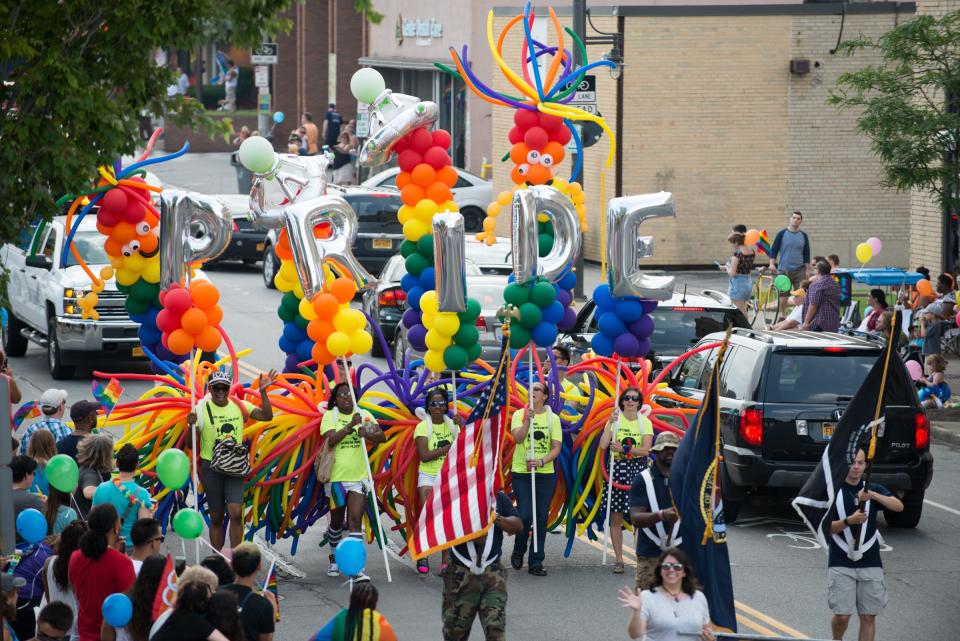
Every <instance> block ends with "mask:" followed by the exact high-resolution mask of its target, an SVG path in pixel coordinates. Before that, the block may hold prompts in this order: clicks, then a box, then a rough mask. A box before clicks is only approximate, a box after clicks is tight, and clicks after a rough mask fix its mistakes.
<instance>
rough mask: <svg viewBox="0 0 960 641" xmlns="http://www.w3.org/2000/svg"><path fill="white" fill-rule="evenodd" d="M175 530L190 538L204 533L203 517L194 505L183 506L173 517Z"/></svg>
mask: <svg viewBox="0 0 960 641" xmlns="http://www.w3.org/2000/svg"><path fill="white" fill-rule="evenodd" d="M173 531H174V532H176V533H177V534H179V535H180V536H182V537H183V538H185V539H187V540H190V539H195V538H197V537H198V536H200V535H201V534H202V533H203V517H202V516H200V513H199V512H197V511H196V510H195V509H193V508H192V507H187V508H183V509H182V510H180V511H179V512H177V514H176V516H174V517H173Z"/></svg>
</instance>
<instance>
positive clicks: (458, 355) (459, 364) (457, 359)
mask: <svg viewBox="0 0 960 641" xmlns="http://www.w3.org/2000/svg"><path fill="white" fill-rule="evenodd" d="M469 358H470V355H469V354H468V353H467V350H465V349H463V348H462V347H460V346H459V345H451V346H450V347H448V348H447V349H445V350H443V364H444V365H446V366H447V369H453V370H460V369H463V368H464V367H466V365H467V360H468V359H469Z"/></svg>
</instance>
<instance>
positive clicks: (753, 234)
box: [744, 229, 760, 245]
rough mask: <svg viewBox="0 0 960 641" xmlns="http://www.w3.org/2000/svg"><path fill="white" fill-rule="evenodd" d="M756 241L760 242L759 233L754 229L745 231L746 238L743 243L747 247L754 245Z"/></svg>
mask: <svg viewBox="0 0 960 641" xmlns="http://www.w3.org/2000/svg"><path fill="white" fill-rule="evenodd" d="M758 240H760V232H758V231H757V230H756V229H751V230H749V231H747V236H746V239H745V240H744V242H746V243H747V244H748V245H756V244H757V241H758Z"/></svg>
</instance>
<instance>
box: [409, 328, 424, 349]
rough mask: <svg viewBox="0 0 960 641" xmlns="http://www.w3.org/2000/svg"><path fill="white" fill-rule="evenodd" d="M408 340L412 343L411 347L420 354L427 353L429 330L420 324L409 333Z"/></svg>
mask: <svg viewBox="0 0 960 641" xmlns="http://www.w3.org/2000/svg"><path fill="white" fill-rule="evenodd" d="M407 340H409V341H410V347H412V348H413V349H415V350H417V351H418V352H425V351H427V343H426V340H427V328H426V327H424V326H423V325H420V324H419V323H418V324H416V325H414V326H413V327H411V328H410V331H408V332H407Z"/></svg>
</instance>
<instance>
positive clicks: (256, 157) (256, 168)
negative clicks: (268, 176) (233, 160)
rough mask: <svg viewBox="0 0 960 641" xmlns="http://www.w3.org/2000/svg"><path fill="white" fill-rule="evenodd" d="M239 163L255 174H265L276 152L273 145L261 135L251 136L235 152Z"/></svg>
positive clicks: (270, 166)
mask: <svg viewBox="0 0 960 641" xmlns="http://www.w3.org/2000/svg"><path fill="white" fill-rule="evenodd" d="M237 156H238V157H239V159H240V164H241V165H243V166H244V167H246V168H247V169H248V170H250V171H252V172H253V173H255V174H265V173H267V172H269V171H270V170H271V169H272V168H273V162H274V159H275V158H276V154H275V153H274V152H273V145H272V144H271V143H270V141H269V140H267V139H266V138H264V137H263V136H251V137H249V138H247V139H246V140H244V141H243V142H242V143H241V144H240V150H239V151H238V152H237Z"/></svg>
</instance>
